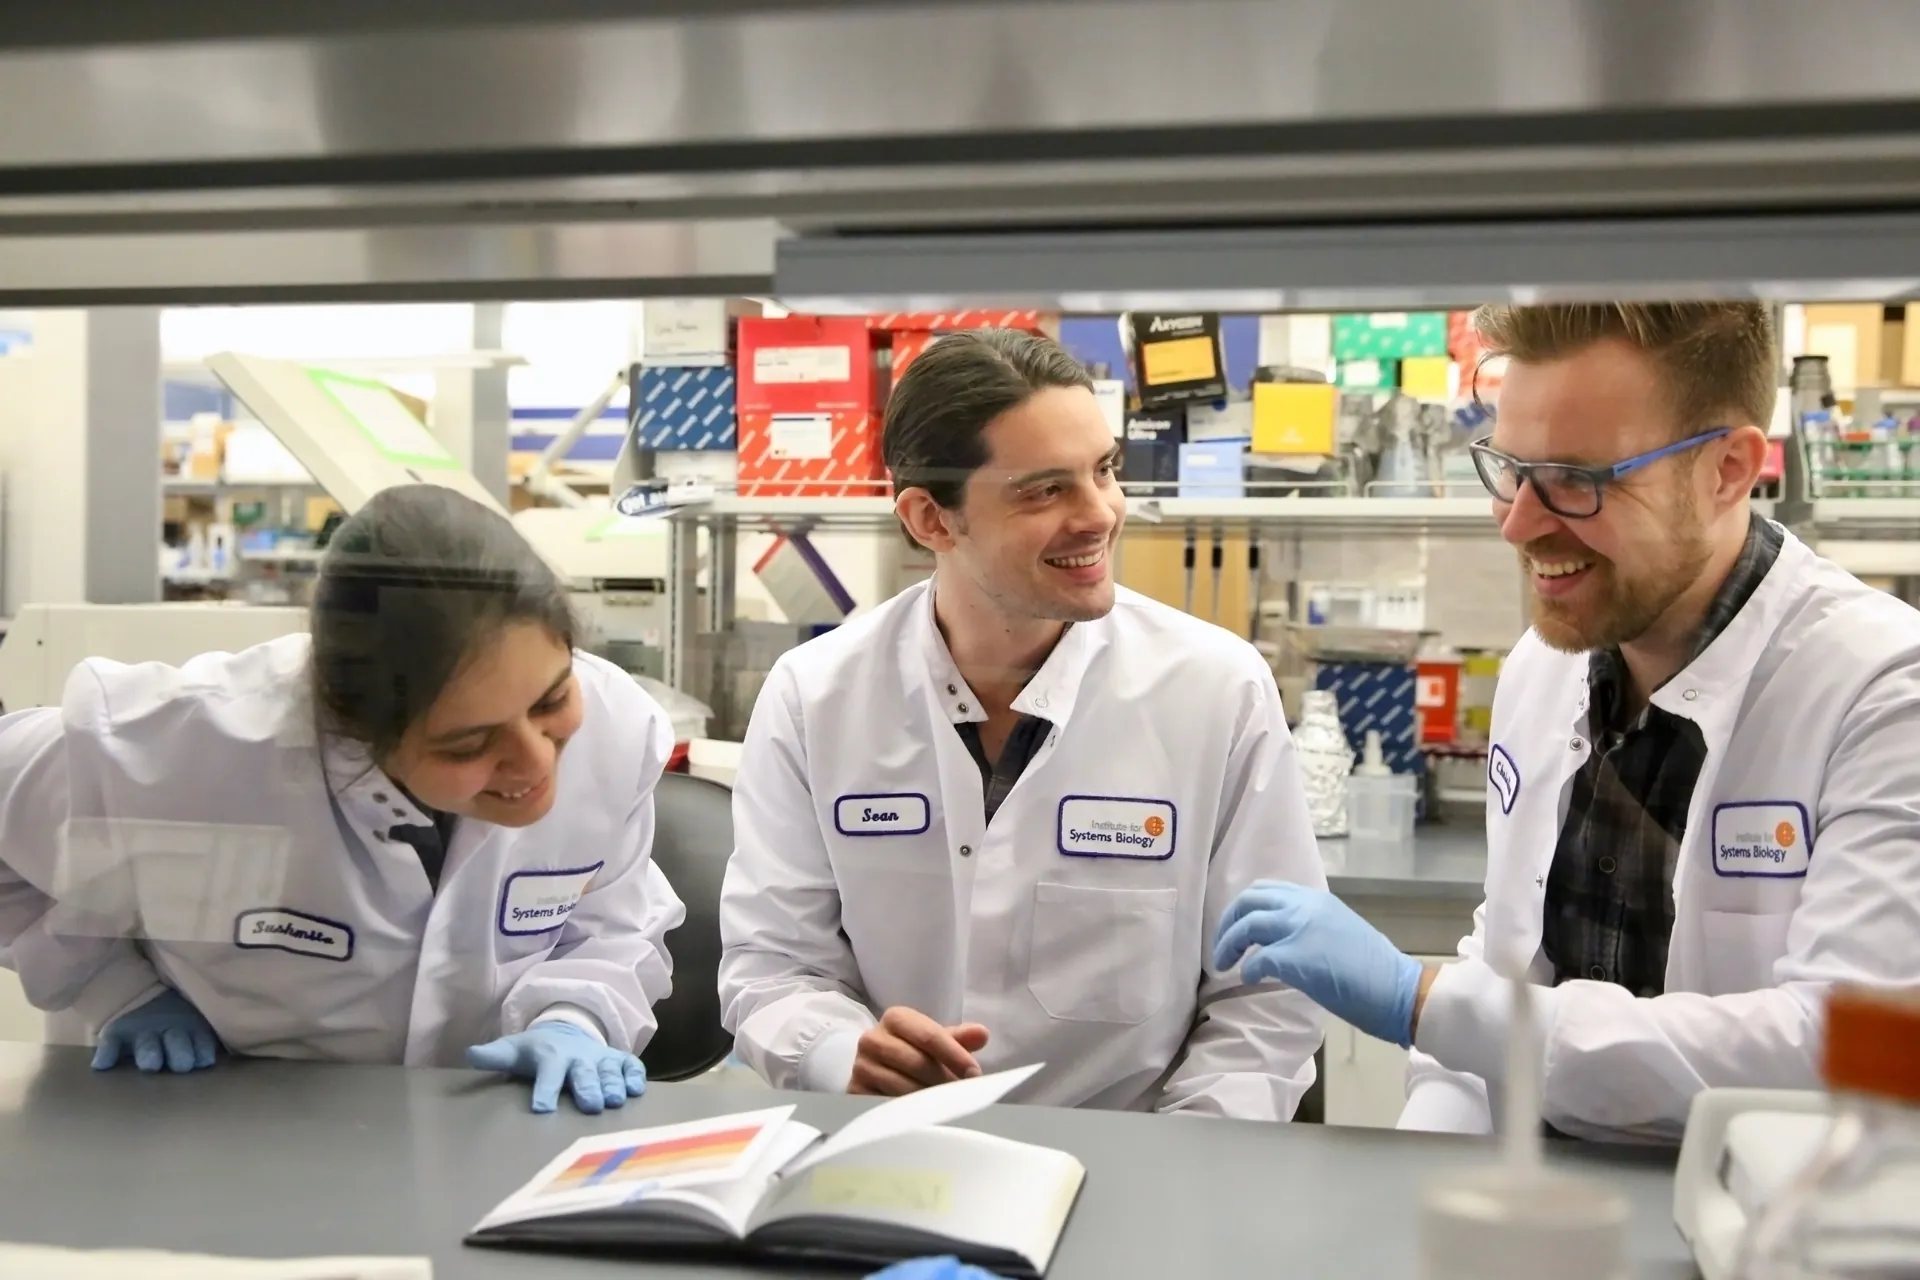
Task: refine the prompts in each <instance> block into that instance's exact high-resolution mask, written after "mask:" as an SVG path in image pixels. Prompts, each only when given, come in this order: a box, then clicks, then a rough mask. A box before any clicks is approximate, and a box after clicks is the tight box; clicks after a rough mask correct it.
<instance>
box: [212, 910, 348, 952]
mask: <svg viewBox="0 0 1920 1280" xmlns="http://www.w3.org/2000/svg"><path fill="white" fill-rule="evenodd" d="M233 945H234V946H236V947H245V948H246V949H247V950H249V951H288V952H292V953H293V954H294V955H296V956H313V957H314V958H315V959H318V960H350V959H352V958H353V927H352V926H351V925H344V924H341V923H340V922H339V921H338V920H328V919H325V918H323V917H321V916H310V915H308V914H307V913H306V912H304V911H288V910H286V909H285V908H284V907H276V908H272V909H269V910H261V911H243V912H241V913H240V915H239V917H238V918H236V919H235V920H234V922H233Z"/></svg>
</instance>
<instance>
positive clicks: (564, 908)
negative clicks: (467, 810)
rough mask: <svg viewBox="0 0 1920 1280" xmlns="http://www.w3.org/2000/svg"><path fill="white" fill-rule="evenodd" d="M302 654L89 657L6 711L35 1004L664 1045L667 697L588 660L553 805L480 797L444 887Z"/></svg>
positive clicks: (433, 1057)
mask: <svg viewBox="0 0 1920 1280" xmlns="http://www.w3.org/2000/svg"><path fill="white" fill-rule="evenodd" d="M307 651H308V638H307V637H306V636H305V635H296V636H287V637H285V638H283V639H279V640H274V641H271V642H269V643H267V644H263V645H259V646H256V647H255V648H251V649H247V650H245V651H243V652H241V653H237V654H227V653H213V654H206V655H203V656H201V657H198V658H195V659H193V660H192V661H190V662H188V663H186V664H185V665H184V666H181V667H177V668H176V667H168V666H162V665H160V664H157V663H150V664H144V665H140V666H124V665H121V664H119V663H115V662H108V661H105V660H100V659H94V660H90V661H87V662H84V663H82V664H80V666H78V667H76V668H75V670H74V673H73V675H72V677H71V678H70V679H69V680H68V682H67V687H66V690H65V694H64V696H63V698H62V703H61V705H60V706H59V707H58V708H50V707H49V708H39V709H35V710H31V711H21V712H17V713H15V714H12V715H9V716H6V717H4V718H0V862H3V863H5V864H6V868H5V869H6V870H7V871H10V873H11V874H10V875H8V874H0V945H4V946H6V947H7V949H8V955H9V962H10V964H11V966H12V967H13V968H14V969H16V970H17V971H18V973H19V974H20V978H21V982H22V984H23V986H24V987H25V989H26V992H27V995H28V998H29V999H31V1000H32V1001H33V1002H34V1003H35V1004H37V1005H39V1006H41V1007H42V1008H48V1009H61V1008H69V1007H70V1008H71V1009H72V1010H73V1011H74V1012H75V1013H77V1014H78V1015H79V1017H80V1019H81V1020H84V1022H85V1023H86V1025H87V1028H88V1029H89V1031H93V1032H97V1030H98V1029H99V1028H100V1027H101V1026H103V1025H105V1024H106V1023H107V1022H109V1021H111V1020H112V1019H113V1018H115V1017H116V1016H118V1015H119V1014H121V1013H123V1012H125V1011H127V1010H129V1009H132V1008H135V1007H137V1006H138V1005H140V1004H143V1003H145V1002H146V1001H147V1000H148V999H150V998H151V997H152V996H154V995H155V994H157V993H158V992H159V991H160V990H161V984H162V983H163V982H164V983H166V984H168V985H171V986H173V987H175V988H177V989H178V990H179V991H180V992H181V994H183V995H184V996H186V998H187V999H188V1000H190V1001H192V1002H193V1004H194V1005H195V1006H196V1007H198V1008H199V1010H200V1012H201V1013H203V1014H204V1015H206V1017H207V1020H208V1021H209V1022H211V1023H212V1024H213V1027H214V1030H215V1031H217V1032H218V1033H219V1035H220V1038H221V1039H222V1041H224V1042H225V1043H226V1044H227V1046H228V1047H230V1048H232V1049H233V1050H235V1051H237V1052H240V1053H245V1054H255V1055H261V1056H267V1057H281V1058H312V1059H325V1060H332V1061H347V1062H385V1063H396V1062H404V1063H406V1064H408V1065H416V1066H448V1065H455V1064H458V1063H459V1062H460V1061H461V1059H462V1054H463V1053H464V1051H465V1049H466V1048H467V1046H469V1045H471V1044H476V1043H479V1042H481V1041H485V1040H489V1039H491V1038H493V1037H495V1036H497V1035H501V1034H509V1033H512V1032H516V1031H519V1030H523V1029H524V1028H525V1027H526V1026H527V1025H528V1024H529V1023H530V1022H531V1021H533V1020H534V1019H535V1018H537V1017H541V1016H543V1015H545V1016H559V1017H564V1018H566V1019H568V1020H570V1021H574V1022H576V1023H577V1024H579V1025H582V1026H585V1027H587V1028H589V1029H590V1030H594V1031H596V1032H598V1033H599V1034H601V1035H602V1036H604V1038H605V1039H606V1040H607V1041H608V1042H609V1043H612V1044H615V1045H621V1046H626V1047H630V1048H632V1049H633V1050H635V1051H638V1050H639V1049H640V1048H642V1047H643V1046H644V1045H645V1044H646V1042H647V1040H648V1038H649V1037H650V1036H651V1035H652V1034H653V1030H654V1026H655V1023H654V1019H653V1014H652V1004H653V1002H654V1001H656V1000H659V999H660V998H661V997H663V996H665V995H666V994H667V992H668V990H669V989H670V986H671V982H670V975H671V964H670V961H669V959H668V956H667V952H666V948H665V945H664V944H663V941H662V938H663V935H664V934H665V933H666V931H667V930H669V929H671V928H673V927H674V926H675V925H677V924H678V923H679V922H680V921H681V919H682V918H683V917H684V915H685V909H684V908H683V907H682V905H681V903H680V901H679V899H678V898H677V897H675V896H674V893H673V890H672V889H671V888H670V887H669V886H668V884H667V882H666V879H665V877H664V876H662V875H661V874H660V872H659V870H658V869H657V868H655V867H654V865H653V862H652V845H653V821H654V816H653V788H654V783H655V781H656V780H657V779H658V778H659V776H660V772H661V769H662V768H663V766H664V763H665V759H666V755H667V752H668V750H669V749H670V746H671V734H670V731H669V728H668V722H667V718H666V715H665V713H664V712H663V711H662V710H661V709H660V708H659V706H658V705H656V704H655V703H654V702H653V700H652V699H650V698H649V697H648V696H647V695H646V694H645V693H644V692H643V691H642V690H641V689H640V688H639V687H638V686H637V685H636V684H635V683H634V682H633V680H632V678H631V677H629V676H627V675H626V674H625V673H623V672H621V671H620V670H619V669H617V668H615V667H613V666H611V665H610V664H608V663H605V662H602V661H601V660H599V659H597V658H594V657H591V656H589V655H586V654H576V655H575V658H574V673H575V675H576V677H577V679H578V681H579V687H580V696H581V697H582V698H583V699H584V702H585V717H584V719H583V722H582V724H581V727H580V730H579V732H578V733H577V734H576V735H575V736H574V738H573V739H572V740H571V741H570V742H569V743H568V745H567V747H566V749H565V751H564V752H563V753H562V754H561V757H560V764H559V769H558V776H557V784H558V792H557V794H556V796H555V798H554V805H553V809H552V811H551V812H550V813H548V814H547V816H546V817H544V818H542V819H541V820H540V821H538V822H536V823H534V824H533V825H532V826H529V827H525V828H522V829H518V830H513V829H508V828H505V827H497V826H493V825H491V824H489V823H486V822H482V821H479V820H477V819H473V818H462V819H460V820H459V822H458V823H457V825H456V826H455V829H454V835H453V840H452V844H451V847H450V848H449V849H448V851H447V859H446V862H445V866H444V868H443V871H442V876H441V882H440V889H439V892H438V893H437V894H436V893H434V892H432V891H431V890H430V888H429V886H428V883H427V879H426V875H425V872H424V871H423V870H422V869H421V866H420V860H419V857H418V855H417V854H416V853H415V852H414V850H413V848H412V847H411V846H409V845H407V844H405V843H402V842H400V841H396V840H391V839H389V838H388V836H387V833H388V832H389V831H390V830H391V828H392V827H393V826H395V825H396V824H424V823H425V822H426V821H427V818H426V817H425V815H424V814H422V813H421V811H420V810H419V809H417V808H416V807H415V806H414V805H413V804H412V803H411V802H410V801H409V800H408V799H407V797H406V794H405V793H404V792H402V791H401V790H400V789H399V788H397V787H395V786H394V785H393V783H392V782H391V781H390V780H389V779H388V778H387V777H386V775H385V774H383V773H382V772H381V771H380V770H378V769H377V768H373V767H372V766H371V765H370V764H369V763H368V762H367V761H366V760H365V758H364V754H363V753H356V752H355V751H353V750H352V749H350V748H347V747H345V746H342V745H340V744H337V743H335V742H334V741H332V740H331V739H329V740H327V742H326V744H325V745H324V746H323V745H321V742H320V741H319V740H318V739H317V736H316V733H315V729H314V719H313V714H312V707H311V700H310V698H309V695H308V693H307V687H308V686H307V681H306V665H307ZM356 755H357V756H358V758H356ZM329 777H331V786H329ZM330 792H331V794H330Z"/></svg>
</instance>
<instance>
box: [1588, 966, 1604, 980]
mask: <svg viewBox="0 0 1920 1280" xmlns="http://www.w3.org/2000/svg"><path fill="white" fill-rule="evenodd" d="M1587 976H1588V977H1589V978H1592V979H1593V980H1594V981H1595V982H1605V981H1606V980H1607V971H1606V970H1605V969H1603V968H1602V967H1601V966H1599V965H1594V966H1593V968H1591V969H1589V970H1587Z"/></svg>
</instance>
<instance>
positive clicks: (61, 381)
mask: <svg viewBox="0 0 1920 1280" xmlns="http://www.w3.org/2000/svg"><path fill="white" fill-rule="evenodd" d="M22 327H26V328H30V329H31V330H32V331H33V343H32V345H31V346H30V347H27V348H25V349H23V350H19V351H15V352H13V353H11V354H8V355H5V356H0V476H4V478H5V484H6V524H5V528H4V530H3V531H0V542H4V554H5V577H4V603H0V615H4V616H6V617H12V616H13V615H14V613H16V612H17V611H18V610H19V607H20V605H21V604H22V603H24V602H25V601H28V600H34V601H40V602H44V603H47V604H71V603H77V602H79V601H83V600H85V599H86V538H85V513H86V508H87V476H86V461H87V430H86V420H87V419H86V415H87V402H86V382H87V380H86V358H87V356H86V332H87V318H86V312H84V311H40V312H33V313H28V314H27V315H26V316H25V317H24V318H23V322H22ZM159 465H160V461H159V456H158V451H157V449H156V452H155V457H154V466H155V468H156V469H157V468H158V467H159ZM155 536H156V537H158V530H156V531H155Z"/></svg>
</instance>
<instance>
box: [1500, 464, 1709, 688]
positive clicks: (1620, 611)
mask: <svg viewBox="0 0 1920 1280" xmlns="http://www.w3.org/2000/svg"><path fill="white" fill-rule="evenodd" d="M1680 492H1681V494H1682V495H1683V496H1682V497H1681V498H1680V506H1679V508H1678V510H1676V511H1675V513H1674V521H1673V524H1672V526H1671V527H1672V529H1673V534H1672V537H1671V539H1670V540H1669V541H1668V543H1667V546H1668V548H1669V549H1670V550H1671V552H1672V558H1671V559H1670V560H1669V561H1668V562H1667V563H1665V564H1663V565H1661V566H1660V567H1659V568H1658V569H1657V570H1655V571H1653V572H1648V573H1645V574H1643V576H1642V577H1641V578H1639V579H1638V580H1636V581H1633V582H1623V581H1622V580H1621V578H1620V576H1619V566H1617V565H1616V564H1614V563H1613V562H1612V561H1611V560H1604V559H1601V558H1600V557H1598V556H1596V557H1595V564H1594V567H1593V569H1591V570H1589V572H1591V573H1596V574H1599V573H1604V574H1605V575H1606V581H1605V582H1604V583H1603V584H1602V585H1603V586H1605V587H1607V588H1608V592H1607V599H1606V600H1605V601H1604V602H1603V604H1602V606H1601V609H1600V612H1599V615H1598V616H1597V617H1593V618H1591V619H1590V620H1586V621H1584V622H1583V621H1582V620H1580V619H1578V618H1576V617H1572V616H1569V615H1568V614H1566V613H1563V612H1561V611H1560V609H1559V608H1558V606H1557V605H1556V604H1555V603H1554V602H1553V601H1550V600H1546V599H1542V598H1540V597H1538V596H1536V597H1535V598H1534V609H1533V615H1534V616H1533V629H1534V631H1535V632H1536V633H1537V634H1538V635H1539V637H1540V639H1541V640H1543V641H1545V642H1546V645H1547V647H1548V648H1550V649H1557V650H1559V651H1560V652H1561V653H1592V652H1594V651H1596V650H1600V649H1617V648H1619V647H1620V646H1621V645H1625V644H1632V643H1633V642H1634V641H1635V640H1638V639H1639V638H1640V637H1641V636H1643V635H1645V634H1647V632H1648V631H1649V630H1651V629H1652V628H1653V626H1654V625H1655V624H1656V623H1658V622H1659V621H1660V619H1661V618H1663V617H1665V616H1666V614H1667V611H1668V610H1670V609H1672V608H1673V606H1674V603H1675V602H1676V601H1677V600H1679V599H1680V597H1681V596H1683V595H1685V594H1686V593H1687V590H1688V588H1690V587H1691V586H1692V585H1693V584H1694V583H1695V582H1696V581H1698V579H1699V577H1700V574H1701V572H1702V571H1703V570H1704V569H1705V568H1706V567H1707V562H1708V561H1709V560H1710V559H1712V557H1713V549H1712V546H1711V545H1710V544H1709V542H1708V539H1707V532H1706V530H1705V529H1702V528H1701V527H1700V526H1699V524H1698V522H1697V521H1696V520H1695V519H1694V513H1695V510H1696V505H1695V503H1694V501H1693V494H1692V491H1691V490H1690V489H1682V490H1681V491H1680ZM1588 554H1592V553H1591V552H1589V553H1588Z"/></svg>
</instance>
